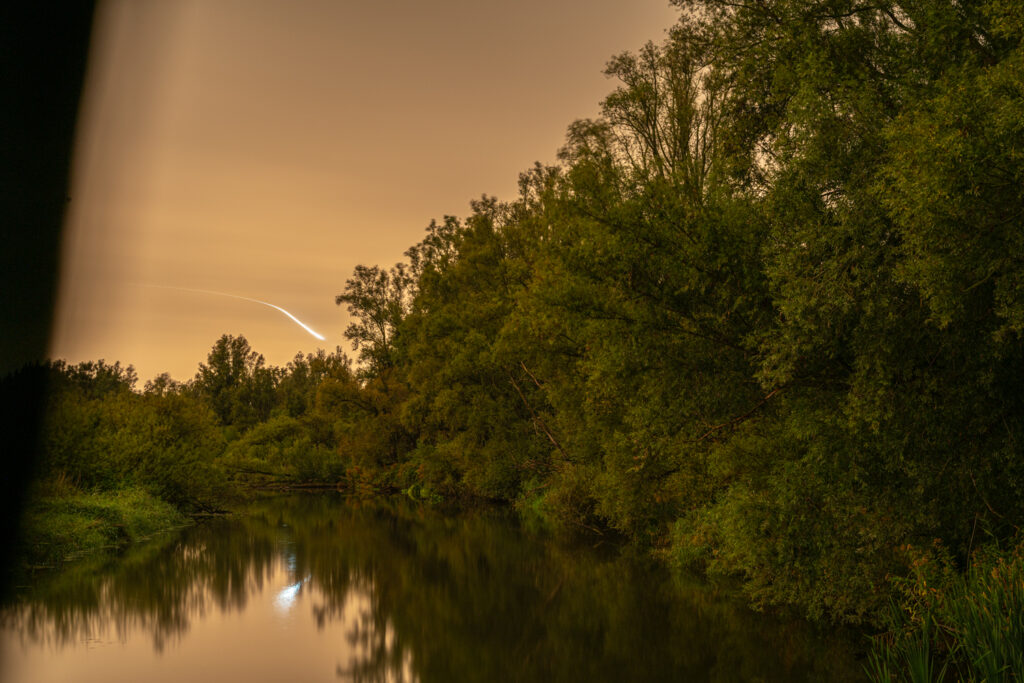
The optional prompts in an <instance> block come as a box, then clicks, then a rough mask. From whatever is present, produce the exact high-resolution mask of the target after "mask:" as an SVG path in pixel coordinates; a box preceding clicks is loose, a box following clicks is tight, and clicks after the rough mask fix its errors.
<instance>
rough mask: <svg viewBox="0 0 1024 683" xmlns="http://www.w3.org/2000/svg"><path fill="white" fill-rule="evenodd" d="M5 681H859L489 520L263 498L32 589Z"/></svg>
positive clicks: (720, 606)
mask: <svg viewBox="0 0 1024 683" xmlns="http://www.w3.org/2000/svg"><path fill="white" fill-rule="evenodd" d="M0 657H2V659H0V662H3V664H0V678H3V679H4V680H24V681H32V680H47V681H57V680H64V679H68V680H78V681H88V680H96V681H100V680H102V681H116V680H168V681H172V680H183V679H192V680H221V681H230V680H245V681H256V680H268V681H271V680H295V679H298V680H334V681H337V680H348V681H402V682H403V683H404V682H407V681H426V682H430V681H445V682H447V681H534V680H559V681H658V680H677V681H678V680H692V681H755V680H756V681H774V680H779V681H782V680H785V681H800V680H833V681H844V680H860V679H861V673H860V672H861V669H860V666H859V665H858V664H857V663H856V662H855V661H853V656H852V654H851V652H850V648H849V646H848V644H847V642H846V641H845V640H843V639H840V638H833V637H822V636H821V635H819V634H814V633H812V632H811V631H810V630H809V629H808V628H807V627H806V625H804V624H802V623H799V622H785V621H777V620H774V619H771V618H769V617H767V616H764V615H757V614H752V613H750V612H748V611H747V610H745V609H743V608H741V607H740V606H737V605H736V604H734V603H732V602H730V601H728V600H725V599H723V598H722V597H721V596H717V595H715V593H714V592H713V591H711V590H709V589H708V588H707V587H704V586H699V585H694V586H684V585H680V582H679V581H673V580H672V579H671V577H669V576H668V575H667V573H666V572H664V571H662V570H660V569H659V568H658V567H656V566H652V565H651V564H650V563H648V562H645V561H643V560H642V559H639V558H635V557H631V556H630V554H629V553H628V552H624V551H622V550H621V549H615V548H609V547H604V548H599V549H596V550H595V549H592V548H590V547H589V546H584V545H575V544H571V543H567V542H565V541H564V540H557V539H553V538H550V537H548V536H545V535H543V534H533V533H527V532H525V531H524V530H523V529H521V528H519V525H518V524H517V523H516V521H515V519H514V518H511V517H510V516H508V515H506V514H504V513H503V512H502V511H498V510H490V509H487V510H477V511H474V512H470V513H466V514H461V515H457V516H446V515H442V514H439V513H437V512H436V511H433V510H430V509H423V508H419V507H415V506H412V505H407V504H405V503H404V502H402V501H397V502H396V501H392V502H383V503H382V502H379V501H378V502H374V503H360V502H356V501H349V500H345V499H343V498H341V497H338V496H333V495H330V496H328V495H307V496H296V497H283V498H274V499H268V500H264V501H260V502H257V503H255V504H254V505H253V509H252V511H251V514H249V515H246V516H244V517H238V518H233V519H227V520H217V521H215V522H212V523H209V524H204V525H202V526H199V527H196V528H192V529H188V530H185V531H184V532H183V533H181V534H180V535H178V536H176V537H173V538H166V539H163V540H162V541H158V542H154V543H151V544H149V545H146V546H140V547H136V548H133V549H131V551H130V552H128V553H127V554H125V555H124V556H122V557H120V558H115V559H96V560H93V561H92V562H91V563H88V564H81V565H78V566H76V567H74V568H72V569H71V570H70V571H67V572H65V573H63V574H61V575H59V576H56V577H50V578H49V579H48V580H46V581H44V582H40V584H39V585H37V586H35V587H34V588H33V589H32V590H31V591H30V592H29V593H28V594H27V595H25V596H24V598H23V599H22V601H21V602H19V603H18V604H16V605H13V606H11V607H9V608H7V609H5V610H4V611H3V613H2V624H0Z"/></svg>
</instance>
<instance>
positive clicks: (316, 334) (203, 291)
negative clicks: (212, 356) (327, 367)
mask: <svg viewBox="0 0 1024 683" xmlns="http://www.w3.org/2000/svg"><path fill="white" fill-rule="evenodd" d="M146 286H147V287H156V288H158V289H176V290H178V291H180V292H196V293H199V294H215V295H217V296H227V297H231V298H232V299H241V300H242V301H251V302H253V303H254V304H262V305H264V306H269V307H270V308H273V309H276V310H278V311H281V312H282V313H284V314H285V315H286V316H288V317H289V318H291V319H292V320H293V321H294V322H295V323H296V324H298V326H299V327H301V328H302V329H304V330H305V331H306V332H309V333H310V334H311V335H313V336H314V337H316V338H317V339H319V340H320V341H325V340H326V339H327V337H325V336H323V335H322V334H320V333H319V332H317V331H316V330H314V329H313V328H311V327H310V326H309V325H307V324H306V323H304V322H302V321H301V320H299V319H298V318H296V317H295V316H294V315H292V314H291V313H289V312H288V311H286V310H284V309H283V308H281V307H280V306H275V305H274V304H272V303H268V302H266V301H260V300H259V299H250V298H249V297H247V296H238V295H237V294H228V293H226V292H215V291H213V290H212V289H191V288H189V287H167V286H164V285H146Z"/></svg>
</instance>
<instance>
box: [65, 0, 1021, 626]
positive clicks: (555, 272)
mask: <svg viewBox="0 0 1024 683" xmlns="http://www.w3.org/2000/svg"><path fill="white" fill-rule="evenodd" d="M677 4H679V5H680V8H681V19H680V21H679V22H678V23H677V24H676V25H675V26H674V27H673V28H672V29H671V31H670V34H669V38H668V39H667V40H666V41H665V42H664V43H663V44H662V45H653V44H649V45H647V46H646V47H645V48H643V49H642V50H640V51H639V52H638V53H635V54H623V55H620V56H618V57H615V58H613V59H612V60H611V61H610V62H609V64H608V69H607V73H608V75H609V76H611V77H613V78H615V79H617V81H618V87H617V88H616V89H615V90H614V92H612V93H611V94H610V95H609V96H608V97H607V98H606V99H605V100H604V102H603V103H602V108H601V115H600V116H599V117H598V118H596V119H593V120H582V121H577V122H576V123H574V124H572V125H571V126H570V128H569V132H568V138H567V142H566V145H565V147H564V148H563V149H562V150H561V152H560V155H559V158H560V160H561V163H560V164H559V165H558V166H556V167H546V166H541V165H537V166H536V167H535V168H532V169H530V170H528V171H527V172H525V173H523V174H522V175H521V177H520V195H519V197H518V198H517V199H515V200H513V201H509V202H499V201H498V200H496V199H493V198H487V197H484V198H482V199H480V200H478V201H476V202H474V203H473V204H472V215H470V216H469V217H468V218H466V219H464V220H462V219H457V218H453V217H446V218H445V219H443V220H442V221H440V222H433V223H431V224H430V226H429V228H428V229H427V233H426V236H425V237H424V239H423V241H422V242H420V243H419V244H417V245H415V246H413V247H411V248H410V249H409V250H408V251H407V252H406V257H407V261H406V262H404V263H401V264H398V265H396V266H394V267H392V268H390V269H389V268H382V267H378V266H372V267H367V266H360V267H358V268H357V269H356V271H355V273H354V275H353V277H352V278H351V279H350V280H348V282H347V283H346V285H345V288H344V291H343V292H342V293H341V294H339V295H338V297H337V303H338V304H344V305H347V307H348V310H349V311H350V313H351V314H352V316H353V323H352V324H351V326H350V327H349V328H348V330H347V331H346V336H347V337H348V338H349V339H350V340H351V341H352V342H353V343H354V346H355V348H356V349H357V350H358V366H357V367H356V368H354V369H353V367H351V366H350V365H349V364H348V362H347V361H346V359H345V358H344V357H343V356H342V355H341V354H340V353H339V354H335V355H317V356H314V357H301V356H300V357H298V358H297V359H296V361H295V362H294V363H293V364H291V365H289V367H288V368H286V369H284V370H273V369H267V368H264V367H263V365H262V361H261V359H260V358H259V357H258V356H257V355H256V354H254V353H253V352H252V351H251V350H250V349H249V348H248V345H247V344H246V343H245V342H244V340H242V339H239V338H231V337H225V338H223V339H221V340H220V341H219V342H218V343H217V346H216V347H215V348H214V351H213V352H211V355H210V358H209V359H208V361H207V363H206V364H204V365H203V366H201V368H200V372H199V374H198V375H197V377H196V378H195V380H193V381H192V382H191V383H189V384H188V385H185V386H182V387H178V388H175V387H173V386H171V385H170V384H169V383H168V382H167V381H164V380H158V381H157V382H154V383H152V384H148V385H147V387H146V391H145V392H144V393H143V394H142V395H137V394H131V395H129V394H127V393H126V394H125V399H124V400H125V401H127V402H129V403H131V404H132V405H135V406H137V407H138V410H139V415H140V416H145V417H140V418H139V419H140V420H141V423H140V425H139V426H138V428H137V427H136V426H135V425H134V424H133V425H132V426H131V427H130V428H129V429H128V430H127V432H128V433H132V434H137V438H138V439H139V444H138V445H132V444H124V446H125V448H128V449H129V451H130V452H132V453H136V454H139V455H138V457H137V459H136V460H126V461H124V462H120V463H118V464H115V465H113V466H112V469H110V470H109V472H110V473H111V474H110V476H114V474H113V473H115V472H132V473H134V475H133V476H137V477H140V478H145V477H146V476H149V475H148V474H147V472H148V470H147V469H146V467H145V466H138V465H137V464H136V462H143V461H147V460H146V459H147V458H150V457H151V458H153V459H154V461H156V462H165V461H166V462H168V463H176V462H178V460H179V458H192V459H193V461H195V462H197V463H198V462H199V461H202V462H204V463H205V462H214V463H219V464H217V465H216V466H218V467H220V466H227V465H229V464H230V465H231V467H233V468H234V471H245V472H249V473H258V472H261V471H265V472H268V473H271V474H273V473H274V472H279V471H281V468H284V469H285V470H288V471H289V472H290V473H291V474H293V475H294V476H297V477H300V478H303V477H305V478H321V479H328V480H329V479H334V478H337V479H340V480H341V481H342V482H344V483H346V484H347V485H350V486H352V487H361V488H364V489H374V488H376V489H382V488H390V489H400V490H405V491H407V492H409V493H410V494H411V495H414V496H417V497H423V498H427V499H431V498H439V497H444V498H457V497H460V496H482V497H486V498H491V499H498V500H506V501H514V502H516V503H517V504H518V505H521V506H524V507H531V508H535V509H537V510H539V511H541V512H542V513H543V514H545V515H546V516H547V517H548V518H550V519H552V520H555V521H559V522H560V523H563V524H567V525H576V526H581V527H589V528H598V529H600V528H612V529H616V530H619V531H620V532H622V533H623V534H625V535H627V536H628V537H630V538H632V539H634V540H635V541H636V542H638V543H640V544H643V545H649V546H652V547H653V548H655V549H657V550H658V551H660V552H662V553H664V554H666V555H667V556H669V557H672V558H675V559H677V560H678V561H680V562H682V563H685V564H688V565H695V566H700V567H702V568H704V569H705V570H707V571H708V572H710V573H712V574H727V575H733V576H738V577H741V578H742V580H743V583H744V587H745V590H746V592H747V593H748V595H749V596H750V598H751V599H752V600H753V601H754V602H757V603H760V604H788V605H796V606H798V607H799V608H800V609H801V610H803V611H804V612H805V613H807V614H809V615H811V616H812V617H828V618H833V619H842V620H849V621H860V620H863V619H865V618H876V617H877V616H878V615H879V614H881V613H882V612H883V611H884V608H885V607H886V606H887V605H888V600H889V598H890V596H892V595H893V594H894V588H893V579H894V577H913V576H915V575H916V576H923V573H922V572H923V571H924V570H923V569H922V567H925V568H927V567H941V568H943V569H942V571H946V570H950V571H962V570H964V569H965V568H966V567H967V566H968V565H969V564H970V562H971V556H972V552H973V551H974V550H976V549H977V548H978V547H979V546H980V545H982V544H983V543H986V544H1000V543H1002V544H1004V545H1005V544H1006V543H1008V542H1009V541H1010V539H1012V538H1014V536H1015V534H1016V532H1017V530H1018V529H1019V527H1020V525H1021V523H1022V522H1024V457H1022V455H1024V338H1022V333H1024V50H1022V48H1021V37H1022V36H1024V14H1022V13H1021V12H1020V7H1019V3H1018V2H1017V1H1016V0H988V1H981V2H974V1H965V2H945V1H938V2H933V1H929V2H910V3H896V2H886V1H883V2H862V1H860V0H839V1H835V0H772V1H769V2H754V1H751V2H742V1H741V2H724V1H717V0H706V1H694V2H688V1H685V0H680V1H679V2H678V3H677ZM71 370H73V369H71ZM95 370H96V374H97V376H98V375H99V374H102V373H101V372H100V371H101V370H102V372H109V371H110V368H109V367H103V368H100V367H97V368H95ZM68 372H69V369H64V374H68ZM117 372H118V370H117V366H115V369H114V373H113V374H117ZM120 372H121V373H122V377H123V372H124V371H120ZM68 376H69V377H71V378H73V376H74V372H73V371H72V372H70V374H68ZM122 384H124V382H122ZM76 400H78V399H76ZM84 400H87V401H88V400H91V399H84ZM106 405H107V402H106V401H103V402H100V403H97V404H96V408H95V409H96V410H98V411H102V410H103V409H104V408H103V407H102V406H106ZM59 422H60V421H57V423H55V425H56V426H60V429H66V430H70V429H72V428H73V427H72V426H67V425H72V424H74V425H75V427H74V428H78V429H80V430H81V432H80V433H85V432H86V431H87V429H88V424H96V423H95V421H94V422H92V423H87V422H83V423H81V424H77V423H70V422H69V423H67V425H58V423H59ZM150 427H151V428H150ZM147 429H148V431H147ZM179 429H185V430H186V431H187V434H188V436H187V439H183V438H181V437H173V438H172V437H170V435H171V434H173V433H175V430H179ZM162 435H167V436H166V439H165V440H164V441H160V440H159V439H160V438H161V436H162ZM49 438H50V439H51V440H54V441H56V440H59V439H69V444H70V443H74V442H75V440H76V438H77V437H75V438H72V437H70V436H67V437H65V436H62V435H61V432H60V431H58V430H56V429H55V430H54V431H53V433H52V434H51V435H50V436H49ZM153 439H157V440H156V441H154V440H153ZM188 440H192V441H188ZM186 443H194V444H195V447H192V446H188V447H186ZM164 445H167V446H168V447H170V448H178V449H179V451H178V452H179V453H180V455H175V456H169V455H167V454H166V453H167V452H168V451H166V450H165V449H164ZM69 448H71V446H70V445H69ZM146 449H149V450H148V451H147V450H146ZM204 449H205V450H204ZM218 449H220V450H223V451H224V453H225V455H223V456H222V457H220V458H216V457H215V458H213V460H212V461H211V460H209V459H208V458H207V456H205V455H203V454H204V453H207V452H216V451H218ZM144 451H145V452H146V453H149V454H151V455H146V456H145V457H143V456H142V453H143V452H144ZM55 452H56V451H55ZM68 452H69V453H70V452H72V451H71V450H69V451H68ZM98 457H99V456H98ZM161 459H163V460H161ZM52 462H53V466H54V467H57V468H58V469H60V471H66V472H69V473H71V472H72V468H73V465H72V464H71V463H70V461H69V462H67V463H65V462H58V461H56V460H54V461H52ZM75 462H77V460H75ZM147 462H148V461H147ZM190 462H192V461H190ZM267 463H270V464H271V465H272V466H271V467H270V468H268V467H267ZM168 466H170V465H168ZM204 466H205V465H204ZM161 467H162V465H161ZM118 468H120V469H118ZM185 470H187V472H188V473H189V475H188V476H192V473H202V472H203V469H202V467H199V466H198V465H197V466H192V465H189V466H188V467H186V468H185ZM154 472H156V470H154ZM73 476H76V477H78V478H79V479H80V480H81V481H83V482H84V481H86V480H87V475H86V474H85V473H84V472H82V473H78V474H74V475H73ZM88 476H92V475H88ZM103 476H107V475H106V474H104V475H103ZM175 476H177V475H174V476H164V475H163V474H160V475H156V474H154V477H155V479H154V482H155V483H154V485H159V486H165V487H170V488H171V489H173V490H169V491H165V492H162V493H161V495H165V494H166V495H168V496H171V497H172V499H173V497H174V496H183V497H185V498H188V499H189V500H194V501H195V502H196V503H197V504H198V502H199V501H201V500H202V495H205V493H203V494H202V495H200V494H199V493H196V492H197V491H204V489H201V488H199V489H193V488H192V486H191V483H190V481H187V480H184V479H182V480H177V479H175ZM182 476H185V475H184V473H183V474H182ZM196 476H199V474H196ZM268 476H269V475H268ZM156 482H159V483H158V484H157V483H156ZM911 592H912V591H911ZM908 594H909V593H908ZM908 599H909V598H908Z"/></svg>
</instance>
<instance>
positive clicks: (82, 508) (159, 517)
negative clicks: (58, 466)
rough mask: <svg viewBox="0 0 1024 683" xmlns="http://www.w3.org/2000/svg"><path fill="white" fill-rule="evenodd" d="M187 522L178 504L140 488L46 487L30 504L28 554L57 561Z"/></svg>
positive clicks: (34, 562) (39, 561)
mask: <svg viewBox="0 0 1024 683" xmlns="http://www.w3.org/2000/svg"><path fill="white" fill-rule="evenodd" d="M185 524H188V518H186V517H185V516H184V515H182V513H181V512H179V511H178V510H177V509H175V508H174V507H173V506H171V505H170V504H169V503H166V502H164V501H162V500H160V499H158V498H155V497H154V496H152V495H150V494H149V493H146V492H145V491H144V490H142V489H138V488H124V489H120V490H116V491H103V492H81V491H75V490H73V489H72V490H68V489H67V488H66V487H65V488H64V489H63V490H61V491H59V492H54V491H43V492H41V493H40V495H38V496H36V497H34V498H33V499H32V501H31V502H30V504H29V507H28V508H27V509H26V510H25V517H24V520H23V524H22V529H23V544H24V549H23V554H24V557H25V561H26V563H27V564H28V565H29V566H41V565H42V566H53V565H59V564H61V563H63V562H66V561H68V560H72V559H75V558H76V557H80V556H82V555H84V554H88V553H91V552H95V551H97V550H100V549H103V548H117V547H121V546H124V545H126V544H128V543H132V542H135V541H139V540H142V539H145V538H147V537H149V536H152V535H153V534H155V533H157V532H159V531H164V530H166V529H170V528H174V527H180V526H183V525H185Z"/></svg>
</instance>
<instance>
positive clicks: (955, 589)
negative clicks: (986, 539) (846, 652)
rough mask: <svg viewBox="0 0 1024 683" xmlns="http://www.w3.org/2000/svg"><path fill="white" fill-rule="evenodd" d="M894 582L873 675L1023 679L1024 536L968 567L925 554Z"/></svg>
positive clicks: (921, 679)
mask: <svg viewBox="0 0 1024 683" xmlns="http://www.w3.org/2000/svg"><path fill="white" fill-rule="evenodd" d="M897 587H898V595H899V596H900V597H899V599H898V600H896V601H894V602H893V605H892V612H891V615H890V623H889V631H888V632H887V633H885V634H883V635H881V636H879V637H878V638H876V639H875V642H874V647H873V651H872V655H871V659H870V665H869V670H868V672H869V674H870V676H871V678H872V680H874V681H877V682H878V683H888V682H890V681H909V682H910V683H932V682H933V681H936V682H939V681H948V680H956V681H966V682H971V683H975V682H977V683H980V682H981V681H989V682H993V681H1024V542H1022V543H1018V544H1017V545H1016V546H1014V547H1011V548H1010V549H999V548H996V547H989V548H985V549H983V550H981V551H979V552H978V553H976V554H975V555H974V557H973V561H972V563H971V566H970V567H968V568H967V570H966V571H965V572H961V571H957V570H956V569H955V568H954V567H953V566H952V563H950V562H949V561H948V560H945V559H943V558H942V557H941V555H940V556H939V557H938V558H937V559H936V558H935V557H929V558H924V557H923V558H921V559H920V561H919V562H917V563H916V566H915V575H914V577H913V578H911V579H907V580H904V581H901V582H898V583H897Z"/></svg>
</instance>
